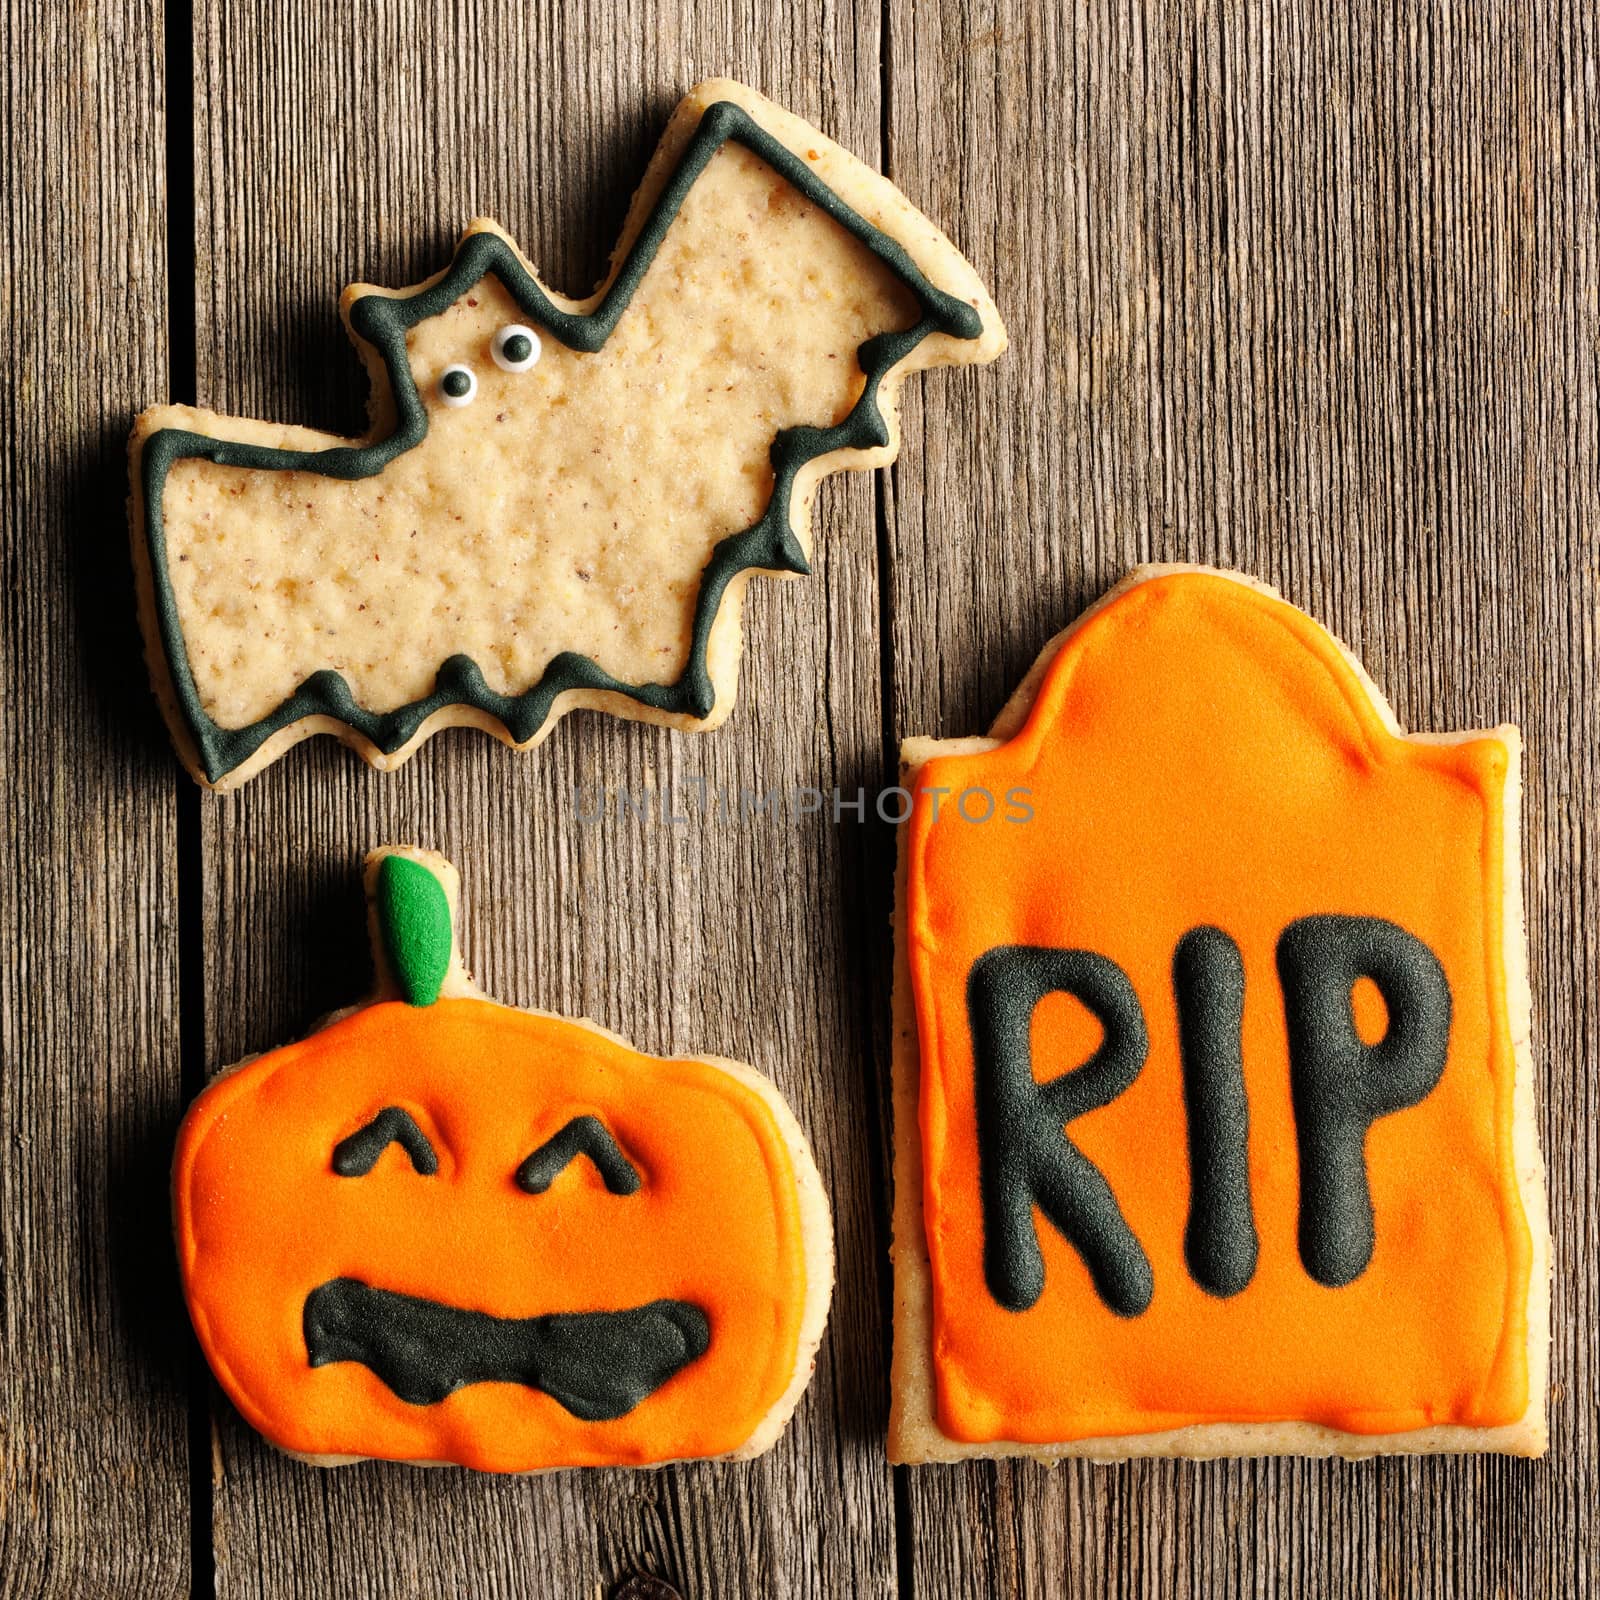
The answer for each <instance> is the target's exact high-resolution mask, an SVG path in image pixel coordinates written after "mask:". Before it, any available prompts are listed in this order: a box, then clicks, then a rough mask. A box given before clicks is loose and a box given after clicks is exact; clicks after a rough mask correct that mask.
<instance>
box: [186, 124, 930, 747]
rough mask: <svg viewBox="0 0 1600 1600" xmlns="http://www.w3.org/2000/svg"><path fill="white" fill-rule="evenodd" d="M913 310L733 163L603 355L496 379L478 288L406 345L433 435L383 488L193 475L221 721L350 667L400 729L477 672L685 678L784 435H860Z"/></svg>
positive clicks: (207, 678)
mask: <svg viewBox="0 0 1600 1600" xmlns="http://www.w3.org/2000/svg"><path fill="white" fill-rule="evenodd" d="M916 314H917V308H916V304H915V302H914V301H913V300H912V298H911V296H910V295H909V294H907V292H906V291H905V289H904V288H903V287H902V286H901V285H900V284H899V283H898V282H897V281H896V279H895V278H894V276H893V275H892V274H891V273H890V272H889V270H888V269H887V268H886V267H885V266H884V265H883V264H882V262H880V261H879V260H878V259H877V258H876V257H875V256H874V255H873V254H872V253H871V252H870V251H868V250H867V249H866V248H865V247H864V246H863V245H861V244H860V242H859V241H857V240H856V239H854V238H852V237H851V235H850V234H848V233H847V232H846V231H845V230H844V229H843V228H842V227H840V226H839V224H838V223H836V222H835V221H833V219H832V218H831V217H828V216H827V215H825V214H824V213H823V212H820V211H818V210H817V209H816V208H815V207H814V206H811V205H809V204H807V203H806V201H805V200H804V198H803V197H802V196H801V195H799V194H798V193H797V192H796V191H795V190H794V189H793V188H792V187H791V186H790V185H789V184H788V183H786V182H785V181H784V180H783V179H782V178H780V177H778V176H777V175H776V174H775V173H773V172H772V170H771V169H770V168H768V167H767V166H766V165H765V164H764V163H763V162H761V161H760V160H759V159H758V158H757V157H755V156H754V155H752V154H751V153H750V152H749V151H747V150H744V149H741V148H739V147H737V146H726V147H724V149H723V150H721V151H720V152H719V153H718V154H717V155H716V156H715V157H714V158H713V160H712V163H711V166H710V167H709V168H708V170H707V172H706V173H705V175H704V176H703V177H702V178H701V179H700V181H699V182H698V183H697V184H696V185H695V187H694V189H693V190H692V191H691V193H690V196H689V199H688V201H687V202H686V204H685V205H684V207H683V210H682V211H681V212H680V213H679V215H678V218H677V220H676V221H675V222H674V223H673V225H672V227H671V229H670V230H669V231H668V234H667V237H666V241H665V243H664V245H663V247H662V251H661V254H660V255H659V256H658V257H657V258H656V262H655V264H654V266H653V267H652V269H651V271H650V273H649V274H648V276H647V277H646V278H645V281H644V284H643V287H642V288H641V290H640V293H639V294H638V295H637V296H636V297H635V299H634V301H633V303H632V304H631V305H630V306H629V308H628V311H627V313H626V314H625V315H624V316H623V318H622V321H621V323H620V324H619V325H618V328H617V331H616V332H615V333H614V334H613V335H612V337H611V338H610V339H609V340H608V341H607V342H606V344H605V346H604V348H603V349H601V350H599V351H597V352H595V353H594V354H592V355H591V354H586V353H584V352H581V351H576V350H569V349H567V348H566V347H565V346H564V345H562V344H561V343H560V342H559V341H557V340H555V339H553V338H548V337H547V338H545V339H544V340H543V341H542V349H541V353H540V358H539V360H538V362H537V364H536V365H535V366H534V367H533V368H532V369H531V370H529V371H527V372H523V373H508V372H503V371H501V370H500V369H499V368H498V367H497V366H496V365H495V363H494V361H493V360H492V358H491V353H490V342H491V340H492V339H493V337H494V335H495V333H496V332H497V331H498V330H499V329H501V328H503V327H505V326H506V325H507V324H510V323H517V322H520V321H521V320H522V319H523V317H524V313H523V311H522V310H521V308H520V307H519V306H518V305H517V304H516V302H515V301H514V300H513V299H512V297H511V296H510V294H509V293H507V291H506V289H505V288H504V286H503V285H502V284H501V283H500V282H499V281H498V280H497V279H495V278H492V277H490V278H485V279H483V280H482V281H481V282H480V283H479V284H478V285H477V286H476V287H475V288H474V289H473V290H472V291H471V292H470V293H468V294H465V295H463V296H462V297H461V298H460V299H459V300H457V301H456V303H455V304H454V305H453V306H452V307H451V309H450V310H449V311H448V312H446V313H445V314H444V315H442V316H439V317H436V318H433V319H431V320H430V321H428V322H425V323H423V324H421V325H420V326H419V327H417V328H414V329H412V330H411V332H410V334H409V335H408V337H407V341H406V345H407V353H408V355H409V358H410V362H411V368H412V371H413V373H414V375H415V377H416V382H417V388H418V390H419V392H420V393H421V395H422V396H423V399H424V400H425V402H426V404H427V406H428V436H427V438H426V440H425V441H424V442H423V443H422V444H421V445H419V446H418V447H417V448H416V449H414V450H411V451H408V452H407V453H406V454H405V455H403V456H402V457H400V458H399V459H398V460H397V461H395V462H394V463H393V464H392V465H390V466H389V467H388V468H387V469H386V470H385V471H384V472H383V473H382V474H381V475H380V476H377V477H373V478H364V479H357V480H355V481H343V480H340V479H337V478H326V477H322V476H320V475H319V474H317V473H312V472H290V473H284V472H263V471H248V470H237V469H232V470H230V469H226V468H218V467H216V466H214V465H212V464H211V463H209V462H200V461H188V462H183V463H181V464H180V465H178V466H177V467H175V468H174V469H173V473H172V478H171V483H170V486H169V489H168V502H167V521H166V529H167V546H168V550H169V553H170V556H171V559H172V561H173V585H174V589H175V591H176V593H177V597H178V604H179V609H180V612H181V616H182V621H183V630H184V636H185V638H186V639H187V640H188V642H189V655H190V662H191V665H192V667H193V669H194V673H195V679H196V683H197V684H198V686H199V689H200V693H201V696H202V698H203V700H204V702H205V707H206V710H207V711H208V712H209V713H210V715H211V716H212V717H214V718H215V719H216V721H217V722H218V723H219V724H220V725H221V726H223V727H225V728H237V727H242V726H244V725H245V724H246V723H250V722H254V721H255V720H256V719H257V718H259V717H263V716H265V715H266V714H267V713H268V712H270V711H271V710H272V709H273V707H274V706H276V705H277V704H278V703H279V702H280V701H282V700H284V699H285V698H286V697H287V696H288V695H290V694H292V693H293V692H294V690H295V688H296V687H297V686H298V685H299V684H300V683H301V682H302V681H303V680H304V679H305V678H306V677H308V676H309V675H310V674H311V673H313V672H316V671H318V670H319V669H321V668H324V667H332V668H333V669H334V670H335V671H337V672H339V673H341V674H342V675H343V676H344V677H345V678H346V679H347V680H348V682H349V684H350V687H351V689H352V690H353V692H354V693H355V696H356V698H357V700H359V701H360V702H361V703H362V704H363V705H366V706H369V707H371V708H372V709H373V710H376V711H389V710H392V709H393V708H395V707H396V706H401V705H404V704H406V703H407V702H408V701H411V700H415V699H417V698H419V697H420V696H422V695H424V694H426V693H427V692H428V690H429V689H430V688H431V687H432V684H433V679H434V675H435V672H436V671H437V669H438V667H439V665H440V663H441V662H443V661H445V660H446V659H447V658H448V657H450V656H452V655H455V654H457V653H462V654H465V655H468V656H470V657H471V658H472V659H473V660H474V661H476V662H477V663H478V665H479V667H480V668H481V669H482V671H483V674H484V677H485V678H486V679H487V681H488V682H489V684H490V686H491V687H492V688H494V689H496V690H497V691H499V692H500V693H502V694H515V693H518V692H520V691H521V690H524V689H526V688H528V687H529V686H530V685H531V684H534V683H536V682H537V681H538V680H539V677H540V676H541V674H542V673H543V672H544V669H545V668H546V667H547V666H548V665H549V663H550V660H551V658H552V657H553V656H555V655H557V654H558V653H559V652H560V651H562V650H576V651H578V652H580V653H581V654H583V655H586V656H589V657H590V658H591V659H593V660H594V661H596V662H598V663H599V665H600V666H602V667H603V668H605V670H606V671H607V672H609V673H611V674H612V675H613V676H615V677H618V678H623V679H626V680H628V681H630V682H639V683H652V682H670V681H672V680H673V679H675V678H677V677H678V676H679V675H680V674H681V673H682V671H683V669H684V665H685V663H686V660H687V657H688V650H689V639H690V631H691V627H692V624H693V620H694V604H695V598H696V595H697V593H698V591H699V582H700V573H701V571H702V569H703V568H704V567H705V564H706V562H707V560H708V559H709V558H710V555H711V551H712V549H713V547H714V546H715V545H716V544H717V543H718V541H720V540H721V539H723V538H725V537H726V536H727V535H728V534H730V533H737V532H739V531H740V530H742V529H744V528H747V527H749V526H750V525H751V524H752V523H754V522H755V521H756V520H757V518H758V517H759V516H760V515H761V513H762V511H763V510H764V509H765V507H766V504H767V501H768V499H769V498H770V496H771V493H772V469H771V466H770V464H769V460H768V450H769V447H770V445H771V442H772V440H773V438H774V437H775V435H776V434H777V433H778V432H780V431H781V430H782V429H785V428H791V427H796V426H800V425H811V426H815V427H833V426H836V425H837V424H838V423H839V422H840V421H842V420H843V418H844V417H845V416H846V415H847V414H848V412H849V410H850V408H851V407H852V406H853V405H854V404H855V402H856V399H857V398H858V396H859V395H860V393H861V386H862V381H863V380H862V373H861V368H860V364H859V362H858V361H857V359H856V350H857V347H858V346H859V345H860V344H862V343H863V341H865V340H866V339H867V338H869V337H870V336H871V335H873V334H874V333H878V332H882V331H884V330H886V329H887V330H899V329H902V328H905V327H908V326H910V325H911V324H912V323H913V322H914V321H915V320H916ZM457 363H459V364H463V365H466V366H469V367H470V368H471V370H472V372H473V374H474V375H475V377H476V379H477V394H476V396H475V398H474V399H473V400H472V402H471V403H470V404H469V405H466V406H463V407H461V408H459V409H457V408H452V407H449V406H447V405H445V404H444V402H443V399H442V396H441V395H440V393H439V381H440V378H441V376H442V374H443V373H444V371H445V369H446V368H447V367H449V366H451V365H453V364H457Z"/></svg>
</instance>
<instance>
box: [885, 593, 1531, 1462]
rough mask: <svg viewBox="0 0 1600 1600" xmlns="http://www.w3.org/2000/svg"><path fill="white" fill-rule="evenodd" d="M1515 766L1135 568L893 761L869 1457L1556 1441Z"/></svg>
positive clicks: (1278, 621) (1232, 597)
mask: <svg viewBox="0 0 1600 1600" xmlns="http://www.w3.org/2000/svg"><path fill="white" fill-rule="evenodd" d="M1518 759H1519V744H1518V739H1517V734H1516V731H1515V729H1512V728H1505V727H1502V728H1497V729H1495V730H1493V731H1490V732H1486V733H1474V734H1463V735H1453V734H1450V735H1446V734H1437V735H1429V734H1404V733H1402V732H1401V730H1400V728H1399V727H1398V725H1397V724H1396V722H1395V720H1394V717H1393V715H1392V714H1391V713H1390V711H1389V709H1388V707H1387V706H1386V705H1385V703H1384V701H1383V699H1382V697H1381V696H1380V695H1379V693H1378V691H1377V689H1376V688H1375V687H1374V686H1373V684H1372V683H1371V682H1370V681H1369V680H1368V679H1367V677H1366V676H1365V674H1364V673H1363V672H1362V670H1361V669H1360V667H1359V666H1358V665H1357V664H1356V663H1355V661H1354V660H1353V659H1352V658H1351V657H1350V656H1349V655H1348V654H1346V652H1345V651H1344V650H1343V649H1342V648H1341V647H1340V646H1339V644H1338V643H1337V642H1336V641H1335V640H1334V639H1333V638H1331V637H1330V636H1329V635H1328V634H1327V633H1326V632H1324V631H1323V629H1322V628H1320V627H1319V626H1318V625H1317V624H1316V623H1315V622H1313V621H1312V620H1311V619H1310V618H1309V617H1307V616H1306V615H1305V614H1304V613H1302V612H1300V611H1298V610H1296V609H1295V608H1294V607H1293V606H1290V605H1288V604H1287V603H1286V602H1284V601H1283V600H1281V599H1280V598H1279V597H1278V596H1277V595H1276V594H1274V593H1273V592H1272V591H1271V590H1269V589H1266V588H1265V587H1263V586H1262V585H1260V584H1256V583H1253V582H1251V581H1249V580H1247V579H1242V578H1239V577H1237V576H1235V575H1232V574H1227V573H1221V572H1213V571H1208V570H1205V569H1196V568H1161V567H1154V568H1145V569H1141V570H1140V571H1138V572H1136V573H1134V574H1133V575H1132V577H1130V578H1129V579H1128V580H1127V582H1125V583H1124V584H1122V585H1121V586H1120V587H1118V588H1117V589H1116V590H1114V591H1113V592H1112V593H1111V594H1110V595H1109V596H1107V597H1106V599H1105V600H1103V601H1102V602H1101V603H1100V604H1099V605H1098V606H1096V607H1094V608H1093V609H1092V610H1091V611H1090V612H1088V613H1087V614H1086V615H1085V616H1084V617H1083V618H1082V619H1081V620H1080V621H1079V622H1078V623H1077V624H1076V625H1075V626H1074V627H1072V628H1069V629H1068V630H1067V631H1066V632H1065V633H1064V634H1062V635H1061V636H1060V637H1058V638H1057V639H1056V640H1055V641H1054V642H1052V643H1051V644H1050V646H1049V647H1048V648H1047V649H1046V650H1045V652H1044V654H1043V655H1042V656H1041V657H1040V659H1039V661H1038V663H1037V664H1036V666H1035V667H1034V669H1033V671H1032V672H1031V673H1030V674H1029V675H1028V677H1027V679H1026V681H1025V682H1024V683H1023V685H1022V687H1021V688H1020V689H1019V690H1018V691H1017V693H1016V695H1015V696H1014V697H1013V699H1012V700H1011V702H1010V703H1009V704H1008V705H1007V707H1006V708H1005V710H1004V711H1003V712H1002V713H1001V715H1000V718H999V720H998V721H997V722H996V724H995V726H994V728H993V729H992V730H991V734H990V737H988V738H987V739H966V740H956V741H947V742H944V743H940V742H936V741H933V740H923V739H916V740H911V741H908V742H907V744H906V745H905V746H904V748H903V751H902V761H903V765H904V768H905V772H906V777H905V779H904V782H905V784H906V785H907V787H908V788H910V789H911V790H912V792H913V795H914V801H913V805H912V809H911V811H910V813H909V816H908V819H907V821H906V822H905V823H904V825H903V827H902V830H901V840H900V870H899V891H898V910H897V917H896V926H897V947H898V948H897V972H896V985H895V1089H894V1105H895V1180H896V1182H895V1188H896V1193H895V1242H894V1260H895V1341H894V1366H893V1384H894V1401H893V1410H892V1415H891V1420H890V1441H889V1443H890V1453H891V1455H892V1456H893V1457H894V1458H895V1459H897V1460H901V1461H913V1462H916V1461H932V1460H952V1459H956V1458H959V1457H964V1456H1034V1457H1039V1458H1044V1459H1053V1458H1057V1457H1062V1456H1071V1455H1085V1456H1093V1457H1098V1458H1116V1457H1121V1456H1129V1455H1147V1454H1159V1455H1191V1456H1215V1455H1244V1454H1266V1453H1274V1454H1275V1453H1286V1454H1287V1453H1298V1454H1312V1455H1324V1454H1339V1455H1350V1456H1358V1455H1372V1454H1379V1453H1387V1452H1396V1451H1440V1450H1449V1451H1457V1450H1461V1451H1466V1450H1498V1451H1507V1452H1511V1453H1515V1454H1522V1455H1537V1454H1539V1453H1541V1452H1542V1451H1543V1450H1544V1448H1545V1438H1546V1434H1545V1421H1544V1401H1545V1387H1546V1371H1547V1363H1548V1346H1549V1325H1548V1319H1549V1233H1548V1227H1547V1223H1546V1213H1545V1193H1544V1167H1543V1163H1542V1160H1541V1157H1540V1153H1539V1146H1538V1138H1537V1129H1536V1124H1535V1118H1534V1109H1533V1091H1532V1084H1531V1064H1530V1059H1529V1042H1528V1041H1529V993H1528V987H1527V980H1526V969H1525V965H1524V954H1523V924H1522V902H1521V888H1520V882H1521V880H1520V867H1519V852H1518V827H1517V814H1518V802H1519V788H1518V775H1517V774H1518Z"/></svg>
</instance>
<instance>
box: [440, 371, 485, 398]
mask: <svg viewBox="0 0 1600 1600" xmlns="http://www.w3.org/2000/svg"><path fill="white" fill-rule="evenodd" d="M477 393H478V380H477V379H476V378H475V377H474V376H473V374H472V368H471V367H462V366H454V367H446V368H445V369H444V375H443V376H442V377H441V378H440V379H439V398H440V399H441V400H443V401H444V403H445V404H446V405H447V406H470V405H471V404H472V402H473V399H474V398H475V397H476V395H477Z"/></svg>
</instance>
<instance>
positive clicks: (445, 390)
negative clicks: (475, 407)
mask: <svg viewBox="0 0 1600 1600" xmlns="http://www.w3.org/2000/svg"><path fill="white" fill-rule="evenodd" d="M489 354H490V355H492V356H493V357H494V364H495V365H496V366H497V367H499V369H500V370H501V371H502V372H526V371H527V370H528V369H529V368H530V367H532V366H533V365H534V364H535V363H536V362H537V361H538V359H539V335H538V334H536V333H535V332H534V331H533V329H532V328H527V327H524V326H523V325H522V324H521V323H520V322H513V323H511V324H509V325H508V326H507V327H504V328H502V329H501V330H500V331H499V332H498V333H497V334H496V335H495V336H494V338H493V339H492V340H491V341H490V343H489ZM477 394H478V377H477V374H476V373H475V372H473V370H472V368H471V367H469V366H465V365H463V364H462V363H461V362H457V363H456V364H455V365H454V366H449V367H446V368H445V369H444V371H443V372H442V373H440V375H439V398H440V399H441V400H443V401H444V403H445V404H446V405H447V406H470V405H471V404H472V402H473V401H474V400H475V399H476V398H477Z"/></svg>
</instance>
